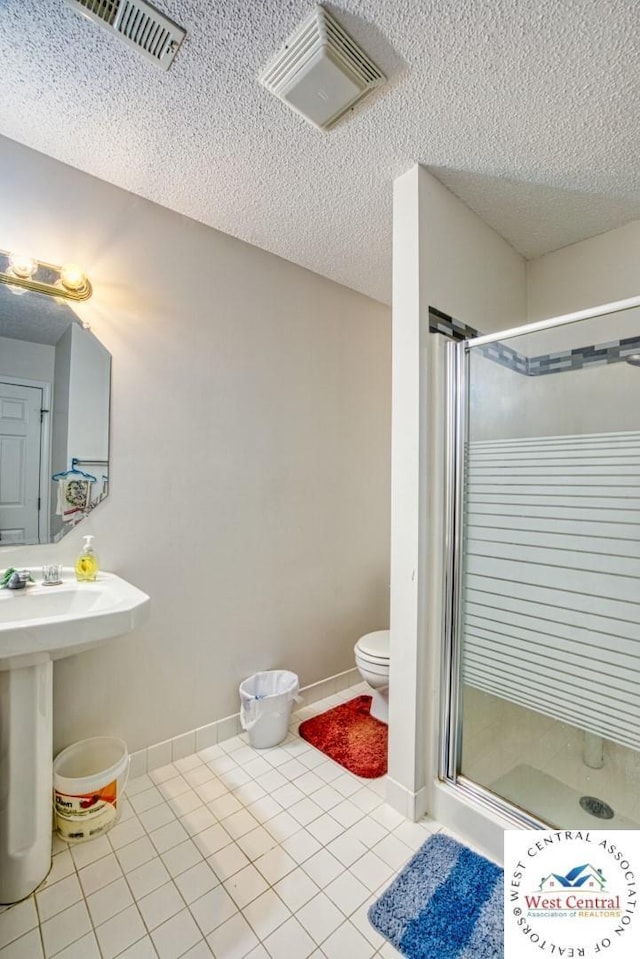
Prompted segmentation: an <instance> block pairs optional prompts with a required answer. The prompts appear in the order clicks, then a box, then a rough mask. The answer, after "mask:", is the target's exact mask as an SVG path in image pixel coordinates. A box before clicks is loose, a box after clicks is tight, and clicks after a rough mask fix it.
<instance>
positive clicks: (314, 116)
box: [258, 6, 387, 130]
mask: <svg viewBox="0 0 640 959" xmlns="http://www.w3.org/2000/svg"><path fill="white" fill-rule="evenodd" d="M386 79H387V78H386V77H385V75H384V73H383V72H382V70H380V68H379V67H377V66H376V65H375V63H374V62H373V61H372V60H371V59H370V58H369V57H368V56H367V54H366V53H365V52H364V50H362V49H361V47H359V46H358V44H357V43H356V42H355V40H353V39H352V38H351V37H350V36H349V34H348V33H347V32H346V30H344V29H343V27H341V26H340V24H339V23H338V21H337V20H335V19H334V18H333V17H332V16H331V14H330V13H328V12H327V11H326V10H325V9H324V8H323V7H320V6H317V7H316V8H315V10H314V12H313V13H312V14H311V16H310V17H308V18H307V19H306V20H305V21H304V23H302V24H301V25H300V26H299V27H298V29H297V30H296V31H295V33H293V34H292V35H291V36H290V37H289V39H288V40H287V41H286V43H285V44H284V46H283V47H282V49H281V50H280V52H279V53H278V54H277V56H275V57H274V59H273V60H272V61H271V62H270V63H269V65H268V66H267V67H266V68H265V70H264V71H263V72H262V74H261V75H260V76H259V77H258V80H259V81H260V83H261V84H262V85H263V86H264V87H266V88H267V90H269V91H270V92H271V93H273V94H275V96H277V97H278V98H279V99H280V100H282V101H283V102H284V103H286V104H287V106H290V107H291V108H292V109H293V110H295V111H296V112H297V113H300V114H302V116H303V117H304V118H305V119H306V120H309V122H310V123H313V125H314V126H316V127H319V128H320V129H321V130H328V129H330V127H332V126H333V125H334V123H336V122H337V120H339V119H340V117H341V116H342V115H343V114H344V113H346V112H347V110H349V109H350V108H351V107H352V106H353V105H354V104H355V103H357V102H358V100H361V99H362V98H363V97H364V96H366V95H367V94H368V93H370V92H371V91H372V90H375V89H376V88H377V87H379V86H382V84H383V83H384V82H385V81H386Z"/></svg>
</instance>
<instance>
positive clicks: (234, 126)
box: [0, 0, 640, 302]
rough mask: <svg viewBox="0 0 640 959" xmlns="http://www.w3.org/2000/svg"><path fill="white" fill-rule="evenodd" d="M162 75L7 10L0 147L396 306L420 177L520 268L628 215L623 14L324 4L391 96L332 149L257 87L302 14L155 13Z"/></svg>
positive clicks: (475, 4)
mask: <svg viewBox="0 0 640 959" xmlns="http://www.w3.org/2000/svg"><path fill="white" fill-rule="evenodd" d="M156 5H157V6H158V7H159V9H161V10H163V11H164V12H166V13H167V14H168V15H169V16H171V17H172V18H173V19H174V20H176V21H177V22H178V23H179V24H181V25H182V26H183V27H185V28H186V30H187V38H186V40H185V42H184V44H183V46H182V48H181V50H180V51H179V53H178V55H177V57H176V59H175V61H174V63H173V66H172V67H171V68H170V70H169V71H168V72H167V73H163V72H162V71H160V70H158V69H157V67H155V66H154V65H153V64H151V63H149V62H148V61H147V60H145V59H144V58H143V57H142V56H141V55H140V54H139V53H137V52H136V51H135V50H132V49H131V48H129V47H128V46H126V45H124V44H123V43H122V42H121V41H119V40H118V39H117V37H115V36H114V35H111V34H109V33H107V32H106V31H104V30H103V29H101V28H100V27H98V26H97V25H95V24H93V23H91V22H89V21H87V20H86V19H84V18H83V17H81V16H79V15H78V14H77V13H75V12H74V11H73V10H71V9H70V8H68V7H67V6H65V4H64V3H63V0H46V2H42V0H0V62H1V63H2V67H3V70H2V72H3V93H2V98H1V99H0V133H3V134H5V135H6V136H8V137H11V138H13V139H15V140H18V141H19V142H21V143H25V144H27V145H28V146H31V147H34V148H35V149H37V150H41V151H42V152H44V153H47V154H50V155H51V156H53V157H56V158H58V159H59V160H62V161H64V162H66V163H69V164H71V165H72V166H75V167H78V168H79V169H82V170H85V171H87V172H88V173H92V174H94V175H96V176H98V177H101V178H103V179H104V180H108V181H109V182H111V183H115V184H117V185H118V186H121V187H124V188H125V189H127V190H131V191H132V192H134V193H137V194H140V195H141V196H144V197H147V198H149V199H151V200H154V201H156V202H158V203H161V204H163V205H164V206H167V207H170V208H171V209H173V210H177V211H179V212H180V213H184V214H186V215H188V216H191V217H193V218H195V219H197V220H201V221H203V222H204V223H208V224H210V225H211V226H213V227H216V228H218V229H220V230H223V231H224V232H226V233H230V234H232V235H234V236H237V237H240V238H241V239H243V240H247V241H249V242H250V243H254V244H256V245H257V246H259V247H262V248H263V249H266V250H270V251H272V252H274V253H277V254H279V255H280V256H282V257H285V258H286V259H289V260H292V261H294V262H295V263H299V264H301V265H303V266H306V267H308V268H309V269H311V270H314V271H315V272H317V273H320V274H323V275H325V276H328V277H331V278H332V279H334V280H337V281H338V282H340V283H344V284H346V285H347V286H351V287H353V288H354V289H357V290H360V291H362V292H364V293H367V294H369V295H370V296H373V297H375V298H377V299H380V300H383V301H386V302H389V300H390V289H391V205H392V181H393V179H394V178H395V177H396V176H398V175H399V174H401V173H403V172H404V171H405V170H407V169H408V168H409V167H410V166H412V165H413V164H414V163H416V162H420V163H423V164H424V165H425V166H427V167H428V168H429V169H430V170H431V171H432V172H433V173H434V174H435V175H436V176H437V177H438V178H439V179H440V180H442V182H443V183H445V184H446V185H447V186H448V187H449V188H450V189H451V190H452V191H453V192H454V193H456V194H457V195H458V196H460V197H461V198H462V199H463V200H465V201H466V202H467V203H468V204H469V206H471V207H472V208H473V209H474V210H476V211H477V212H478V213H479V214H480V215H481V216H482V217H483V218H484V219H485V220H487V222H488V223H490V224H491V225H492V226H493V227H494V228H495V229H496V230H497V231H498V232H499V233H501V234H502V235H503V236H504V237H505V238H506V239H507V240H509V241H510V242H511V243H512V244H513V246H514V247H515V248H516V249H517V250H519V251H520V252H521V253H523V254H524V255H525V256H527V257H533V256H537V255H539V254H541V253H544V252H547V251H550V250H554V249H557V248H559V247H561V246H565V245H566V244H568V243H572V242H575V241H577V240H580V239H584V238H585V237H587V236H592V235H594V234H596V233H600V232H603V231H605V230H609V229H612V228H613V227H616V226H620V225H622V224H623V223H626V222H628V221H629V220H632V219H636V218H638V217H640V163H639V162H638V155H639V151H638V147H639V145H640V110H639V109H638V104H639V103H640V57H639V56H638V54H639V52H640V50H639V48H640V26H639V24H640V19H639V18H638V5H637V0H562V2H558V0H361V2H359V0H344V2H343V3H342V4H341V5H340V6H338V5H336V4H332V3H331V4H327V5H326V6H327V7H328V9H329V10H330V11H331V12H332V13H334V15H335V16H337V18H338V19H339V20H340V21H341V23H342V24H343V25H344V26H345V27H346V28H347V30H349V31H350V32H351V33H352V35H353V36H354V37H355V38H356V39H357V40H358V41H359V42H360V43H361V44H362V45H363V46H364V47H365V49H366V50H367V52H368V53H369V54H370V55H371V56H372V58H373V59H374V60H376V61H377V62H378V64H379V65H380V66H381V67H382V69H383V70H384V71H385V72H386V73H387V75H388V76H389V77H390V78H391V82H390V83H389V84H387V86H386V87H384V88H382V89H381V90H380V91H378V92H377V93H374V94H373V95H372V96H371V98H370V99H369V101H367V102H365V103H364V104H362V105H361V106H360V107H358V108H356V110H355V111H354V113H353V114H352V115H351V116H349V117H348V118H347V119H346V120H345V121H343V122H342V123H340V124H339V125H338V126H337V127H336V128H335V129H334V130H332V131H331V132H330V133H321V132H319V131H318V130H316V129H315V128H314V127H312V126H310V125H309V124H307V123H306V122H305V121H304V120H303V119H302V118H301V117H299V116H298V115H296V114H295V113H292V112H290V111H288V110H287V109H286V107H285V106H284V105H283V104H282V103H281V102H280V101H278V100H276V99H275V98H273V97H271V96H270V95H269V94H268V93H267V92H266V91H265V90H263V89H262V87H260V86H259V85H258V83H257V82H256V75H257V74H258V73H259V72H260V70H261V69H262V67H263V66H264V65H265V63H266V62H267V61H268V60H269V59H270V58H271V57H272V55H273V54H274V53H275V52H276V50H277V49H278V48H279V46H280V45H281V44H282V42H283V41H284V40H285V39H286V38H287V37H288V35H289V34H290V33H291V31H292V30H293V29H294V28H295V27H296V26H297V25H298V23H299V22H300V21H301V20H302V19H303V17H304V16H305V15H306V14H307V13H308V12H309V11H310V9H311V7H312V4H311V3H310V2H307V0H157V4H156Z"/></svg>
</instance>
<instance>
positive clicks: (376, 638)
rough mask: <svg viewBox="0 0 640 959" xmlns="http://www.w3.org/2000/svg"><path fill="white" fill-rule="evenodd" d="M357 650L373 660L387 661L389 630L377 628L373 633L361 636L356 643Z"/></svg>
mask: <svg viewBox="0 0 640 959" xmlns="http://www.w3.org/2000/svg"><path fill="white" fill-rule="evenodd" d="M356 649H357V651H358V652H359V653H360V654H361V655H362V656H363V657H364V658H366V659H370V660H371V661H373V662H376V661H377V662H380V661H382V662H388V661H389V630H388V629H379V630H377V631H376V632H375V633H367V634H366V636H361V637H360V639H359V640H358V642H357V643H356Z"/></svg>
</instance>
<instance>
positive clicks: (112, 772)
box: [53, 736, 130, 842]
mask: <svg viewBox="0 0 640 959" xmlns="http://www.w3.org/2000/svg"><path fill="white" fill-rule="evenodd" d="M129 764H130V759H129V753H128V752H127V745H126V743H125V742H123V740H122V739H115V738H113V737H111V736H96V737H94V738H93V739H83V740H81V741H80V742H78V743H74V744H73V746H68V747H67V748H66V749H63V750H62V752H61V753H59V754H58V755H57V756H56V758H55V759H54V761H53V806H54V811H55V817H56V831H57V833H58V835H59V836H60V838H61V839H64V840H65V841H66V842H83V841H84V840H86V839H93V837H94V836H101V835H102V834H103V833H105V832H106V831H107V830H108V829H110V828H111V826H113V825H114V823H115V822H116V821H117V818H118V813H119V809H118V804H119V802H120V800H121V799H122V797H123V795H124V791H125V788H126V785H127V780H128V778H129Z"/></svg>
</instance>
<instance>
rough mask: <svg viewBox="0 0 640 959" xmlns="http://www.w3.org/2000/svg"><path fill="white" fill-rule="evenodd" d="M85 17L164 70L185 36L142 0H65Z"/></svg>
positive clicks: (180, 29) (168, 65)
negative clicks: (115, 35) (117, 35)
mask: <svg viewBox="0 0 640 959" xmlns="http://www.w3.org/2000/svg"><path fill="white" fill-rule="evenodd" d="M65 2H66V3H67V5H68V6H70V7H73V9H74V10H78V11H79V12H80V13H82V14H83V15H84V16H85V17H88V18H89V20H94V21H95V22H96V23H99V24H100V25H101V26H103V27H106V28H107V29H108V30H110V31H111V30H112V31H115V32H116V33H117V34H119V36H121V37H122V39H123V40H125V41H126V42H127V43H129V44H131V46H133V47H135V48H136V50H139V51H140V52H141V53H142V54H144V56H145V57H148V58H149V60H153V62H154V63H157V64H158V66H159V67H161V68H162V69H163V70H168V69H169V67H170V66H171V63H172V61H173V58H174V57H175V55H176V53H177V52H178V48H179V46H180V44H181V43H182V41H183V40H184V37H185V31H184V30H183V29H182V27H179V26H178V25H177V24H175V23H173V22H172V21H171V20H169V19H168V18H167V17H165V16H164V15H163V14H162V13H159V12H158V11H157V10H156V9H155V7H152V6H151V4H149V3H145V2H144V0H65Z"/></svg>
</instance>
